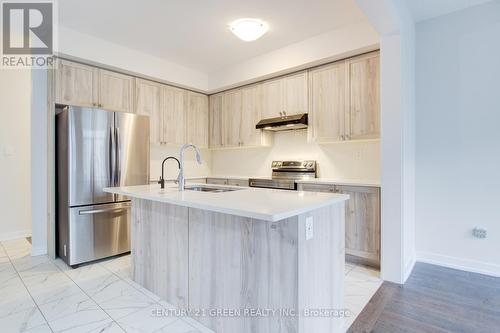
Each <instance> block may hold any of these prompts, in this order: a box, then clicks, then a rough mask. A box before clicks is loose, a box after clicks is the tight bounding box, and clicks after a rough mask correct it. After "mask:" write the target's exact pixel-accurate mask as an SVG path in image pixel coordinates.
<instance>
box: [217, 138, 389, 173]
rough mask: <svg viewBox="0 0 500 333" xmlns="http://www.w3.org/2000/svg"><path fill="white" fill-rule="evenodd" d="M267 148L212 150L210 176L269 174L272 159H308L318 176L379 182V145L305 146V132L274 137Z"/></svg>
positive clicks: (345, 143)
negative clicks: (272, 143)
mask: <svg viewBox="0 0 500 333" xmlns="http://www.w3.org/2000/svg"><path fill="white" fill-rule="evenodd" d="M274 135H275V137H274V145H273V146H272V147H268V148H245V149H229V150H214V151H212V167H211V171H212V175H221V176H223V175H228V176H260V177H266V176H270V175H271V162H272V161H273V160H294V159H311V160H316V161H317V162H318V177H323V178H340V179H363V180H375V181H379V180H380V142H379V141H374V142H343V143H333V144H324V145H318V144H314V143H307V131H306V130H301V131H288V132H278V133H275V134H274Z"/></svg>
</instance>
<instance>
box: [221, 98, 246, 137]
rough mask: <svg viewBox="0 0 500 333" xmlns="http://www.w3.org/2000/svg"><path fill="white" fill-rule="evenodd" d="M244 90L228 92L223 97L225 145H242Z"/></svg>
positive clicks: (223, 135)
mask: <svg viewBox="0 0 500 333" xmlns="http://www.w3.org/2000/svg"><path fill="white" fill-rule="evenodd" d="M242 105H243V98H242V90H241V89H235V90H230V91H228V92H226V93H225V94H224V95H223V97H222V128H223V131H222V133H223V134H222V144H223V146H224V147H238V146H241V140H240V133H241V125H242Z"/></svg>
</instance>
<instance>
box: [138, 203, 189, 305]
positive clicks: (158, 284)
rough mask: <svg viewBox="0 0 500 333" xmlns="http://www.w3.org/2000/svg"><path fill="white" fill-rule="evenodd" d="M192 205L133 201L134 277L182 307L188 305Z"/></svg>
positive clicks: (149, 288)
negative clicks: (189, 206)
mask: <svg viewBox="0 0 500 333" xmlns="http://www.w3.org/2000/svg"><path fill="white" fill-rule="evenodd" d="M188 213H189V211H188V208H186V207H181V206H176V205H170V204H166V203H161V202H155V201H150V200H142V199H133V200H132V232H131V252H132V277H133V280H134V281H135V282H137V283H138V284H140V285H142V286H143V287H145V288H146V289H148V290H150V291H152V292H153V293H155V294H156V295H158V296H160V297H161V298H162V299H163V300H166V301H168V302H169V303H171V304H173V305H175V306H176V307H178V308H182V309H187V306H188V303H187V302H188V258H189V255H188V250H189V249H188Z"/></svg>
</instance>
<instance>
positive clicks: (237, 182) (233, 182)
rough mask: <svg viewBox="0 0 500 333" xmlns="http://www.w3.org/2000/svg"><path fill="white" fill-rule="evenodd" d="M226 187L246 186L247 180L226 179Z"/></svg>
mask: <svg viewBox="0 0 500 333" xmlns="http://www.w3.org/2000/svg"><path fill="white" fill-rule="evenodd" d="M227 185H232V186H248V179H228V180H227Z"/></svg>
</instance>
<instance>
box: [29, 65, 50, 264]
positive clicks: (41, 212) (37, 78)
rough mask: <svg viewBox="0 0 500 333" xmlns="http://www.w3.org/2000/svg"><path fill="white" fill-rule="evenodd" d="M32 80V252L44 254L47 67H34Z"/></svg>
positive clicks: (47, 207) (45, 244)
mask: <svg viewBox="0 0 500 333" xmlns="http://www.w3.org/2000/svg"><path fill="white" fill-rule="evenodd" d="M31 80H32V82H31V85H30V91H31V113H30V116H31V147H32V149H31V188H30V190H31V202H32V207H31V209H32V220H31V228H32V245H33V246H32V248H31V254H32V255H41V254H46V253H47V250H48V249H47V244H48V238H47V236H49V233H48V220H49V203H50V201H49V198H48V195H47V194H48V191H47V188H48V182H49V179H48V164H47V158H48V156H49V155H48V149H49V148H48V142H47V135H48V127H49V126H48V125H49V124H48V117H47V112H48V111H47V96H48V94H47V70H43V69H35V70H32V72H31ZM50 236H52V233H51V234H50Z"/></svg>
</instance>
